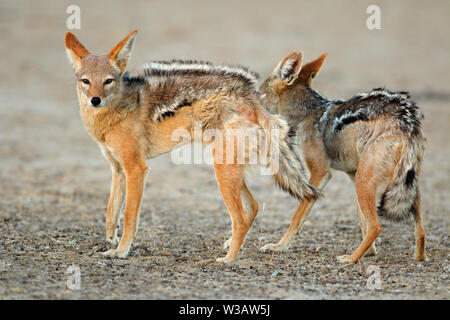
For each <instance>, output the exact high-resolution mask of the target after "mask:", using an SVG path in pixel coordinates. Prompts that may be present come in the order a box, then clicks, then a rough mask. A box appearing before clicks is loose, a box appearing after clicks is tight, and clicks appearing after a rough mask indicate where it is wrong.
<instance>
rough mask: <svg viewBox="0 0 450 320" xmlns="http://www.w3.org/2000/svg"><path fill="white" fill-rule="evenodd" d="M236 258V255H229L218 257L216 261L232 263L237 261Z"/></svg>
mask: <svg viewBox="0 0 450 320" xmlns="http://www.w3.org/2000/svg"><path fill="white" fill-rule="evenodd" d="M235 260H236V258H235V257H229V256H228V255H227V256H225V257H223V258H217V259H216V261H217V262H223V263H230V262H233V261H235Z"/></svg>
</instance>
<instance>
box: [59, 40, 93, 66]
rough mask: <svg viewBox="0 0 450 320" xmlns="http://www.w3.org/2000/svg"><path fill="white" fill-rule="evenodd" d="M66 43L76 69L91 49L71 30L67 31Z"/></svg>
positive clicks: (70, 59)
mask: <svg viewBox="0 0 450 320" xmlns="http://www.w3.org/2000/svg"><path fill="white" fill-rule="evenodd" d="M64 44H65V45H66V52H67V56H68V57H69V61H70V63H72V65H73V67H74V68H75V69H76V68H77V65H78V64H79V63H80V61H81V59H83V58H84V57H86V56H87V55H89V51H88V50H87V49H86V48H85V47H84V46H83V45H82V44H81V42H80V41H78V39H77V37H75V36H74V35H73V33H71V32H67V33H66V36H65V37H64Z"/></svg>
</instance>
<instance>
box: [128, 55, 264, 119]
mask: <svg viewBox="0 0 450 320" xmlns="http://www.w3.org/2000/svg"><path fill="white" fill-rule="evenodd" d="M257 79H258V75H257V74H256V73H254V72H251V71H249V70H248V69H247V68H246V67H243V66H228V65H214V64H212V63H211V62H203V61H195V60H170V61H154V62H150V63H148V64H146V65H144V67H143V68H142V69H141V70H139V71H137V72H133V73H130V72H127V73H125V74H124V76H123V81H124V84H125V87H126V88H128V90H136V89H137V90H140V91H141V92H142V95H143V96H146V97H147V99H146V104H147V105H146V107H147V108H149V111H150V114H151V117H152V119H153V120H154V121H162V120H163V119H164V118H165V117H167V116H172V115H173V114H174V112H175V111H176V110H178V109H180V108H182V107H187V106H191V105H192V104H193V103H194V102H195V101H197V100H200V99H203V98H206V97H207V96H209V95H212V94H216V93H219V92H227V93H229V94H234V95H236V96H242V97H247V96H251V95H254V94H255V92H256V91H257V89H256V81H257Z"/></svg>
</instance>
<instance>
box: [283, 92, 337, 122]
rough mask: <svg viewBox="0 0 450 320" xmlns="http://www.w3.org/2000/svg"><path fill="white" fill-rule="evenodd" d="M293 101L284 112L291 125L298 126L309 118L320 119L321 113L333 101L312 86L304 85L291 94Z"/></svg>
mask: <svg viewBox="0 0 450 320" xmlns="http://www.w3.org/2000/svg"><path fill="white" fill-rule="evenodd" d="M291 97H292V98H293V101H292V103H289V104H288V108H285V109H284V111H283V113H287V114H284V115H285V116H286V118H287V119H288V122H289V125H290V126H293V127H296V126H298V125H299V124H300V123H302V122H303V121H305V120H307V119H311V117H313V118H314V120H313V121H318V119H319V118H320V117H321V115H322V114H323V113H324V112H325V111H326V110H327V108H328V106H329V105H331V104H332V103H333V101H332V100H329V99H327V98H326V97H325V96H323V95H322V94H320V93H319V92H318V91H315V90H314V89H312V88H310V87H305V86H302V87H301V88H300V89H299V91H298V92H297V93H296V94H295V95H294V96H291Z"/></svg>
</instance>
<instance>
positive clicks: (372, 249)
mask: <svg viewBox="0 0 450 320" xmlns="http://www.w3.org/2000/svg"><path fill="white" fill-rule="evenodd" d="M348 176H349V177H350V179H351V180H352V181H353V184H354V183H355V174H354V173H351V174H350V173H349V174H348ZM355 204H356V214H357V215H358V221H359V226H360V228H361V233H362V237H363V239H364V237H365V236H366V233H367V225H366V220H365V219H364V215H363V213H362V212H361V208H360V207H359V203H358V197H356V198H355ZM376 254H377V249H376V247H375V242H373V243H372V245H371V246H370V248H369V250H367V252H366V254H365V255H364V256H365V257H370V256H375V255H376Z"/></svg>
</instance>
